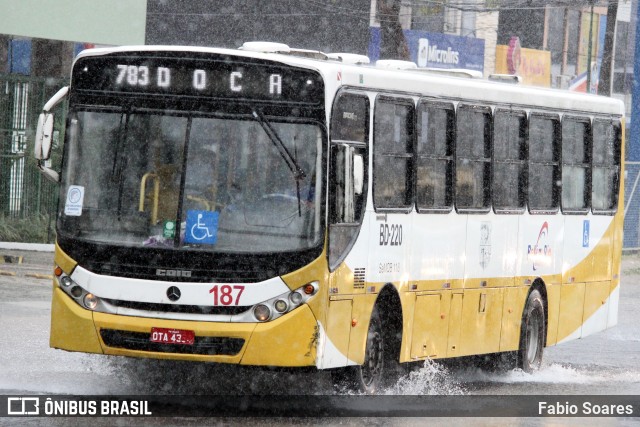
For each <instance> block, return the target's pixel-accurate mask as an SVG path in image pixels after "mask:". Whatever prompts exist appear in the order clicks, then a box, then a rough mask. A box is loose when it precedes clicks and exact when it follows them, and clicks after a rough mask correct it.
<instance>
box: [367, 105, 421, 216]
mask: <svg viewBox="0 0 640 427" xmlns="http://www.w3.org/2000/svg"><path fill="white" fill-rule="evenodd" d="M413 114H414V107H413V102H412V101H411V100H406V99H400V98H398V99H395V98H379V99H378V100H377V101H376V108H375V113H374V127H373V130H374V140H373V144H374V157H373V176H374V180H373V202H374V205H375V207H376V209H378V208H382V209H385V208H391V209H397V208H408V207H410V206H411V204H412V194H411V193H412V192H411V189H412V183H411V175H412V156H413V122H414V120H413Z"/></svg>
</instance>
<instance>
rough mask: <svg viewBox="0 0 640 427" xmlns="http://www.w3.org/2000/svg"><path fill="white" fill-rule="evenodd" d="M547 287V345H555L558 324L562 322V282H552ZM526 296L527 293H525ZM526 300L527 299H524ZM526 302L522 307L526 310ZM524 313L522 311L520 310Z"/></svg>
mask: <svg viewBox="0 0 640 427" xmlns="http://www.w3.org/2000/svg"><path fill="white" fill-rule="evenodd" d="M546 289H547V346H551V345H555V344H556V343H557V342H558V324H559V322H560V293H561V292H560V291H561V290H562V285H561V284H560V283H550V284H547V285H546ZM525 298H526V294H525ZM524 302H526V300H524ZM524 302H523V304H522V309H523V310H524ZM520 313H522V311H521V312H520Z"/></svg>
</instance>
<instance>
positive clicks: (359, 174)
mask: <svg viewBox="0 0 640 427" xmlns="http://www.w3.org/2000/svg"><path fill="white" fill-rule="evenodd" d="M363 186H364V159H363V158H362V155H361V154H354V155H353V192H354V193H356V194H357V195H361V194H362V190H363Z"/></svg>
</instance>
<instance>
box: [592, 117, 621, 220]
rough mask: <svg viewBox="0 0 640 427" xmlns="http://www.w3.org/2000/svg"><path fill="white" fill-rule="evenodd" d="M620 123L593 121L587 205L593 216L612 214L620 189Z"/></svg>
mask: <svg viewBox="0 0 640 427" xmlns="http://www.w3.org/2000/svg"><path fill="white" fill-rule="evenodd" d="M620 141H621V131H620V123H617V122H613V121H609V120H594V122H593V169H592V173H593V177H592V185H591V206H592V210H593V213H595V214H613V213H615V211H616V208H617V205H618V189H619V186H620Z"/></svg>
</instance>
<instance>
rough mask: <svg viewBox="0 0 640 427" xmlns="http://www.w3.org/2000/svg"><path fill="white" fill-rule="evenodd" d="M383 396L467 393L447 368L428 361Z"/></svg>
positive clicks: (401, 379)
mask: <svg viewBox="0 0 640 427" xmlns="http://www.w3.org/2000/svg"><path fill="white" fill-rule="evenodd" d="M382 394H385V395H442V394H444V395H453V394H466V393H465V390H464V387H463V386H462V384H461V383H460V382H459V380H458V379H457V378H456V377H455V376H454V375H452V373H451V371H450V370H449V369H448V368H447V367H445V366H444V365H441V364H439V363H436V362H434V361H432V360H426V361H425V362H424V364H423V365H422V367H421V368H420V369H418V370H415V371H411V372H409V374H408V375H405V376H403V377H401V378H400V379H399V380H398V381H397V382H396V383H395V384H394V385H393V386H391V387H389V388H388V389H386V390H384V391H383V393H382Z"/></svg>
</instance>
